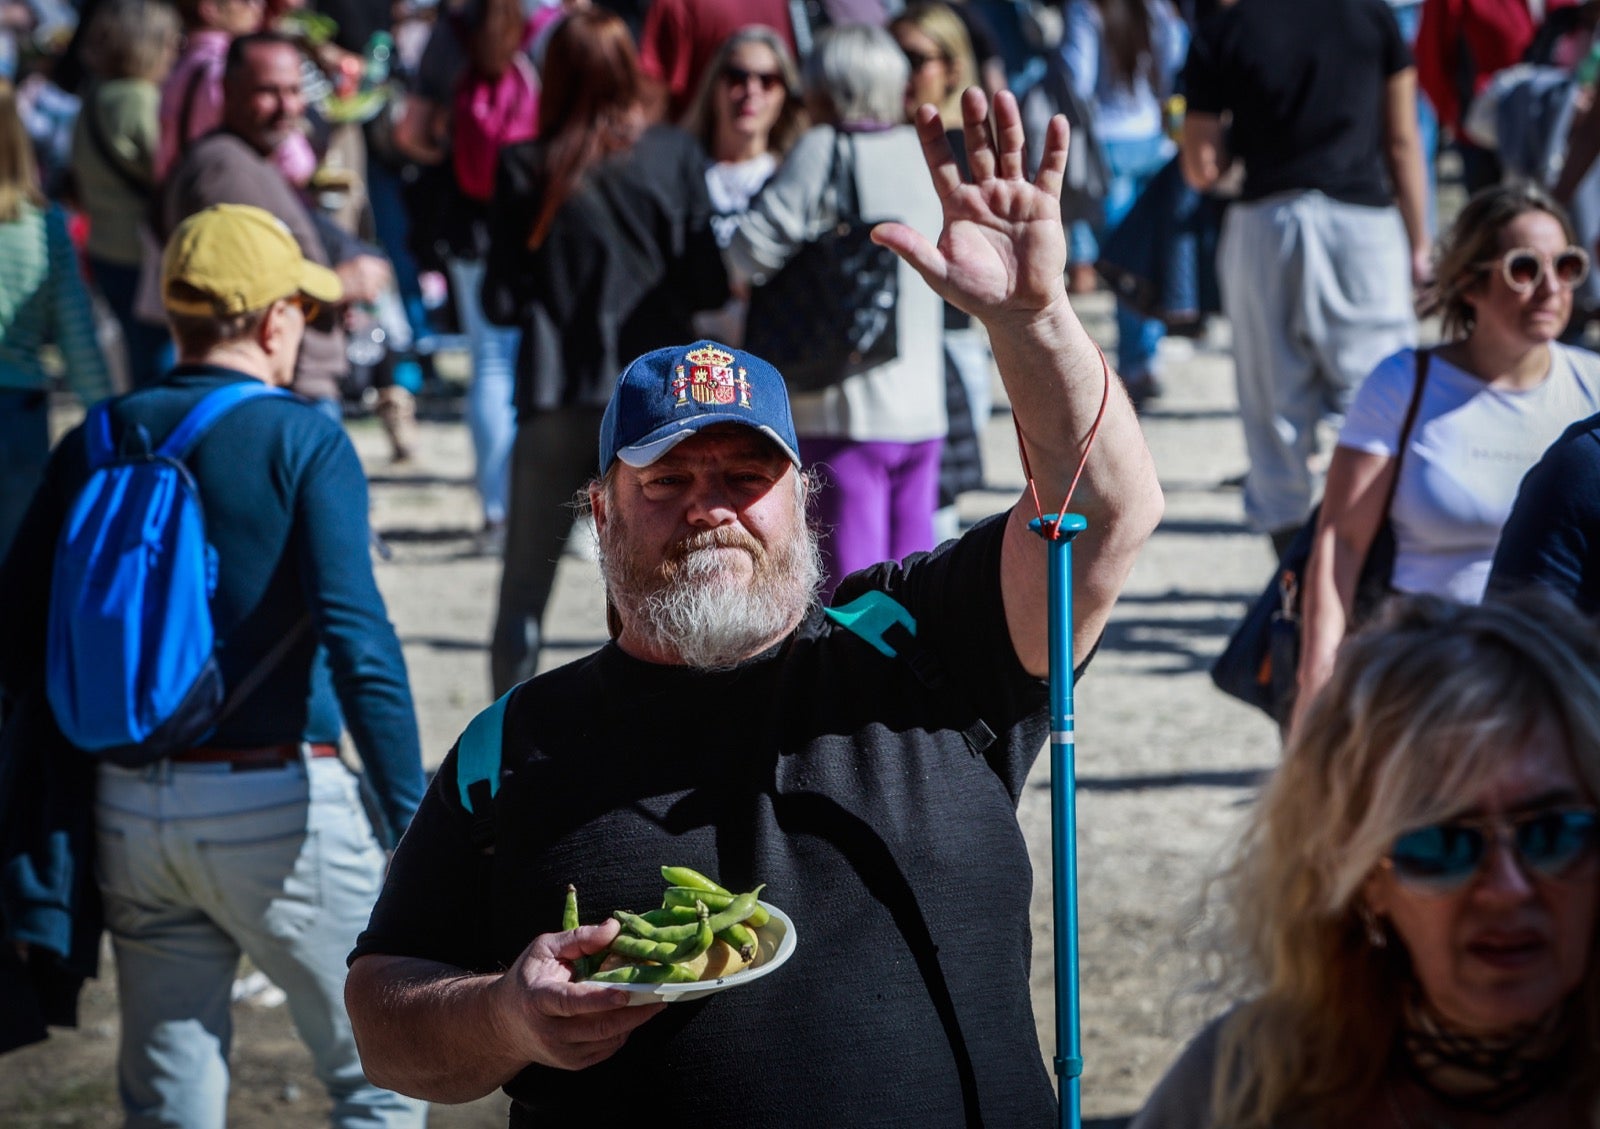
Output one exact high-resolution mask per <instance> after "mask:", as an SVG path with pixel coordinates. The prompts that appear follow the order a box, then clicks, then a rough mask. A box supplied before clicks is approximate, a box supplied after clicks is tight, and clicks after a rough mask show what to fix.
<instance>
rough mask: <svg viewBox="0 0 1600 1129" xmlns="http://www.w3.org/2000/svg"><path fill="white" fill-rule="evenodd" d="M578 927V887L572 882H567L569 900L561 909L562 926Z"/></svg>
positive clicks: (564, 927) (568, 927) (567, 928)
mask: <svg viewBox="0 0 1600 1129" xmlns="http://www.w3.org/2000/svg"><path fill="white" fill-rule="evenodd" d="M577 927H578V888H577V887H576V886H574V885H573V884H572V883H570V882H568V883H567V902H566V905H565V906H563V907H562V909H561V928H563V929H566V930H572V929H576V928H577Z"/></svg>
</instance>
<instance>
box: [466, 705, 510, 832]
mask: <svg viewBox="0 0 1600 1129" xmlns="http://www.w3.org/2000/svg"><path fill="white" fill-rule="evenodd" d="M516 692H517V691H516V687H513V688H511V689H510V690H507V691H506V692H505V693H504V694H502V695H501V696H500V697H499V698H498V699H497V700H496V701H495V703H494V704H493V705H491V706H490V707H489V708H488V709H486V710H484V711H483V712H482V713H480V714H478V716H477V717H475V718H473V719H472V720H471V721H469V722H468V723H467V728H466V729H465V730H464V731H463V732H462V734H461V739H460V740H459V741H457V742H456V791H457V793H458V794H459V795H460V797H461V806H462V808H464V809H465V810H466V812H467V814H468V815H470V816H471V817H472V828H471V834H472V844H473V846H475V847H477V848H478V849H479V850H488V849H489V848H490V847H492V846H493V844H494V804H493V802H492V801H493V800H494V797H495V794H496V793H498V792H499V791H500V750H501V744H502V738H503V734H504V731H505V722H506V703H507V702H509V701H510V700H511V695H512V694H515V693H516Z"/></svg>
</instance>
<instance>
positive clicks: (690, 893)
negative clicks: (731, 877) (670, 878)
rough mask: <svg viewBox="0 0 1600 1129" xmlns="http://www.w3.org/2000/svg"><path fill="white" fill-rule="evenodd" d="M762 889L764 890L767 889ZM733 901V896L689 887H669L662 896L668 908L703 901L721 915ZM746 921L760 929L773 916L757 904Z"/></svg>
mask: <svg viewBox="0 0 1600 1129" xmlns="http://www.w3.org/2000/svg"><path fill="white" fill-rule="evenodd" d="M761 888H762V889H764V888H765V887H761ZM733 899H734V895H733V894H712V893H709V892H707V891H705V890H693V889H690V888H689V887H687V886H668V887H667V890H666V893H665V894H663V895H662V900H663V901H664V902H665V903H666V904H667V905H668V906H685V905H693V904H694V903H695V902H698V901H703V902H705V904H706V905H707V906H709V907H710V908H711V909H714V910H716V911H717V912H718V913H721V912H722V911H723V910H725V909H727V908H728V907H729V906H730V905H732V904H733ZM744 920H745V923H746V924H748V925H749V926H751V927H752V928H754V929H760V928H761V927H762V926H763V925H765V924H766V923H767V922H769V921H771V920H772V915H771V914H770V913H768V912H767V911H766V909H765V908H763V907H762V906H761V905H759V904H757V906H756V908H755V909H753V910H751V911H750V913H749V915H748V916H746V917H745V919H744Z"/></svg>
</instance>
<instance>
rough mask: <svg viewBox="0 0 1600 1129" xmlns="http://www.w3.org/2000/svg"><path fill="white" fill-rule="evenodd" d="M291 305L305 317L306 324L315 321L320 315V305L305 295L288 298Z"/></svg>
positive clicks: (294, 295)
mask: <svg viewBox="0 0 1600 1129" xmlns="http://www.w3.org/2000/svg"><path fill="white" fill-rule="evenodd" d="M289 302H290V304H292V305H295V306H298V307H299V308H300V313H301V314H303V315H304V316H305V319H306V322H307V324H309V323H311V322H314V321H316V320H317V317H318V315H320V314H321V313H322V303H321V302H319V301H317V300H316V299H315V298H312V297H310V296H308V295H305V294H293V295H291V296H290V297H289Z"/></svg>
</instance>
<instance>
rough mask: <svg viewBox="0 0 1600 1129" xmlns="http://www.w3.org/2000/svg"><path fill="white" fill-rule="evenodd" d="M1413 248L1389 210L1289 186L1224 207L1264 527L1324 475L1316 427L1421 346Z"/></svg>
mask: <svg viewBox="0 0 1600 1129" xmlns="http://www.w3.org/2000/svg"><path fill="white" fill-rule="evenodd" d="M1410 258H1411V256H1410V251H1409V248H1408V244H1407V242H1406V236H1405V228H1404V226H1403V225H1402V224H1401V222H1400V215H1399V213H1398V212H1397V211H1396V210H1395V209H1394V208H1372V207H1366V206H1364V205H1360V204H1346V203H1343V202H1341V201H1338V200H1334V199H1332V198H1330V197H1328V196H1324V195H1323V194H1322V193H1320V192H1292V193H1283V194H1280V195H1277V196H1269V197H1267V198H1266V199H1263V200H1252V201H1249V202H1240V203H1236V204H1234V205H1232V206H1231V207H1229V209H1228V212H1227V216H1226V218H1225V219H1224V221H1223V227H1222V239H1221V242H1220V243H1219V244H1218V246H1217V273H1218V280H1219V282H1220V284H1221V287H1222V308H1223V312H1224V313H1225V314H1227V316H1228V320H1229V322H1230V323H1231V324H1232V329H1233V359H1234V367H1235V380H1236V381H1237V384H1238V391H1239V415H1240V418H1241V420H1242V422H1243V424H1244V440H1245V449H1246V451H1247V452H1248V454H1249V456H1250V469H1249V471H1248V473H1247V474H1246V475H1245V485H1244V510H1245V518H1246V520H1248V521H1249V523H1250V527H1251V528H1252V529H1255V530H1259V531H1261V532H1271V531H1273V530H1277V529H1284V528H1287V527H1292V526H1297V525H1299V524H1300V523H1301V522H1302V521H1304V520H1305V517H1306V515H1307V514H1308V513H1309V512H1310V510H1311V503H1312V498H1313V496H1314V495H1315V493H1316V491H1317V488H1318V483H1317V482H1316V481H1315V479H1314V476H1313V473H1312V470H1311V468H1310V465H1309V463H1310V458H1311V456H1312V455H1313V454H1314V453H1315V450H1316V443H1317V426H1318V424H1319V423H1321V422H1323V421H1328V422H1329V423H1331V424H1333V425H1335V426H1337V424H1338V423H1339V421H1340V419H1341V418H1342V417H1343V415H1344V411H1345V408H1346V407H1347V406H1348V405H1349V403H1350V399H1351V397H1352V396H1354V395H1355V390H1356V388H1357V387H1359V386H1360V384H1361V382H1362V381H1363V380H1365V379H1366V376H1367V374H1368V373H1369V372H1371V371H1372V369H1373V368H1374V367H1375V366H1376V365H1377V363H1378V362H1379V361H1381V360H1382V359H1383V358H1384V357H1387V356H1389V355H1390V354H1391V353H1394V352H1396V351H1397V350H1399V349H1402V348H1405V347H1406V346H1409V345H1413V344H1415V343H1416V336H1417V325H1416V318H1415V317H1414V316H1413V314H1412V306H1411V267H1410Z"/></svg>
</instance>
